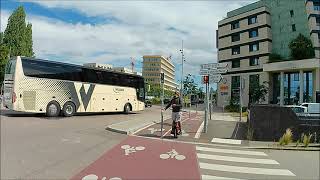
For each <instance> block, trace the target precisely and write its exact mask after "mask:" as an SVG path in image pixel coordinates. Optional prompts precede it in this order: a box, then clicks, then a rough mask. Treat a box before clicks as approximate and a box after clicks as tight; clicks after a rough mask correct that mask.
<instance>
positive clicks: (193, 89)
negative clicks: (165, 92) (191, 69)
mask: <svg viewBox="0 0 320 180" xmlns="http://www.w3.org/2000/svg"><path fill="white" fill-rule="evenodd" d="M197 93H198V88H197V84H196V83H195V82H194V79H193V78H192V77H191V74H188V76H186V78H185V80H184V81H183V94H185V95H187V94H197Z"/></svg>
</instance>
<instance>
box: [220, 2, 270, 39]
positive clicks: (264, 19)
mask: <svg viewBox="0 0 320 180" xmlns="http://www.w3.org/2000/svg"><path fill="white" fill-rule="evenodd" d="M266 10H267V8H265V7H262V8H259V9H256V10H254V11H252V12H247V13H245V14H241V15H238V16H234V17H232V18H229V19H224V20H222V21H219V25H223V24H225V23H229V24H225V25H223V26H222V27H219V32H218V33H219V37H221V36H225V35H228V34H231V33H236V32H239V31H243V30H246V29H251V28H255V27H258V26H262V25H265V24H268V25H271V20H270V15H269V14H266V13H265V14H260V15H258V16H257V18H258V22H257V23H255V24H250V25H248V19H247V18H246V17H248V16H251V15H254V14H256V13H259V12H263V11H266ZM241 18H245V19H243V20H240V21H239V28H237V29H231V24H230V23H231V22H233V21H235V20H239V19H241Z"/></svg>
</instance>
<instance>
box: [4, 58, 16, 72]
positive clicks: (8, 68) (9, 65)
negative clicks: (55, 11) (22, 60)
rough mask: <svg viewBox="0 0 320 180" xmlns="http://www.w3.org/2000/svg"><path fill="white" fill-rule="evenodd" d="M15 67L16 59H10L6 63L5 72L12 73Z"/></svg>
mask: <svg viewBox="0 0 320 180" xmlns="http://www.w3.org/2000/svg"><path fill="white" fill-rule="evenodd" d="M15 67H16V60H13V59H12V60H10V61H9V62H8V63H7V65H6V69H5V71H6V74H14V71H15Z"/></svg>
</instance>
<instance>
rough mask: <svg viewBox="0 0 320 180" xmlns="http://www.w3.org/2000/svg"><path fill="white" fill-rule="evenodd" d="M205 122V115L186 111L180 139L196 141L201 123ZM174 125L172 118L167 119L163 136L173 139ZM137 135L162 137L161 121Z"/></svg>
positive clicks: (182, 119)
mask: <svg viewBox="0 0 320 180" xmlns="http://www.w3.org/2000/svg"><path fill="white" fill-rule="evenodd" d="M202 122H203V116H202V115H200V114H199V113H197V112H191V113H190V114H189V112H184V113H182V118H181V127H182V131H183V133H182V135H180V136H178V139H179V140H182V141H196V139H194V137H195V135H196V133H197V131H198V129H199V127H200V126H201V123H202ZM171 126H172V120H171V118H169V119H167V120H165V121H164V123H163V133H162V135H163V138H165V139H172V138H173V136H172V135H171V134H170V131H171ZM135 135H138V136H147V137H159V138H160V137H161V123H157V124H153V125H152V126H148V127H146V128H144V129H141V130H140V131H138V132H136V133H135Z"/></svg>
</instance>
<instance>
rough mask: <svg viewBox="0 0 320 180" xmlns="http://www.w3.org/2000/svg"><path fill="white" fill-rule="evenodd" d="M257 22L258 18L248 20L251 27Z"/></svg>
mask: <svg viewBox="0 0 320 180" xmlns="http://www.w3.org/2000/svg"><path fill="white" fill-rule="evenodd" d="M257 22H258V18H257V16H253V17H249V19H248V24H249V25H250V24H255V23H257Z"/></svg>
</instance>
